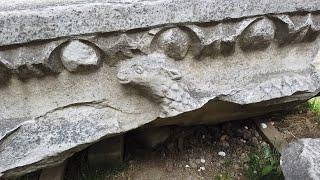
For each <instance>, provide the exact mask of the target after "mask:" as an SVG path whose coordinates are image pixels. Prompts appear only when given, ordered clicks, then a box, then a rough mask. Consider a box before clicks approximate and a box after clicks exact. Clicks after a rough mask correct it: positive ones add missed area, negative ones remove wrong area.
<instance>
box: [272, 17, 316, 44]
mask: <svg viewBox="0 0 320 180" xmlns="http://www.w3.org/2000/svg"><path fill="white" fill-rule="evenodd" d="M318 16H319V15H315V14H311V13H308V14H298V15H284V14H283V15H276V16H274V17H275V18H276V21H275V23H276V26H277V30H276V39H278V41H279V42H280V44H288V43H298V42H305V41H313V40H314V39H315V38H316V36H317V35H318V34H319V28H318V24H319V19H318Z"/></svg>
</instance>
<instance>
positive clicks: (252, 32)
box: [239, 18, 275, 51]
mask: <svg viewBox="0 0 320 180" xmlns="http://www.w3.org/2000/svg"><path fill="white" fill-rule="evenodd" d="M274 33H275V27H274V24H273V22H272V21H271V20H269V19H268V18H262V19H259V20H257V21H256V22H254V23H252V24H251V25H250V26H249V27H247V28H246V29H245V30H244V31H243V32H242V35H241V36H240V38H239V45H240V48H241V49H242V50H244V51H252V50H262V49H265V48H267V47H268V46H269V45H270V43H271V41H272V40H273V38H274Z"/></svg>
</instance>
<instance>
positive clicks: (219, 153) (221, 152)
mask: <svg viewBox="0 0 320 180" xmlns="http://www.w3.org/2000/svg"><path fill="white" fill-rule="evenodd" d="M218 155H219V156H222V157H225V156H226V153H225V152H223V151H220V152H218Z"/></svg>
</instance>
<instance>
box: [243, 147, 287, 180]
mask: <svg viewBox="0 0 320 180" xmlns="http://www.w3.org/2000/svg"><path fill="white" fill-rule="evenodd" d="M249 159H250V160H249V168H248V169H247V171H246V172H245V176H246V177H247V178H248V179H250V180H251V179H252V180H263V179H265V180H269V179H272V180H280V179H281V180H282V179H284V177H283V175H282V172H281V169H280V154H279V153H278V152H277V151H276V150H272V149H271V148H270V146H269V145H268V144H264V145H263V146H262V148H261V149H260V150H259V151H258V152H256V153H253V154H251V155H250V156H249Z"/></svg>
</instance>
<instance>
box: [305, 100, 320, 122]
mask: <svg viewBox="0 0 320 180" xmlns="http://www.w3.org/2000/svg"><path fill="white" fill-rule="evenodd" d="M307 108H308V109H309V110H310V111H312V112H313V113H315V115H316V121H317V122H318V123H320V97H315V98H312V99H310V100H309V101H308V102H307Z"/></svg>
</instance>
